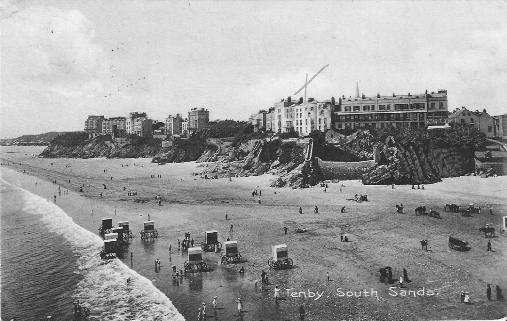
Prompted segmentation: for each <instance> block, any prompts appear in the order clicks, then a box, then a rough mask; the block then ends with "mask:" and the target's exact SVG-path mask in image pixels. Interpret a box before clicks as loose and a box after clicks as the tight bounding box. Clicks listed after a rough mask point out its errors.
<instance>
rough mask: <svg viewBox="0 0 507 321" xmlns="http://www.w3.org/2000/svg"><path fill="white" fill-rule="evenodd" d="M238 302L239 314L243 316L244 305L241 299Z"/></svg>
mask: <svg viewBox="0 0 507 321" xmlns="http://www.w3.org/2000/svg"><path fill="white" fill-rule="evenodd" d="M236 302H237V303H238V314H239V315H240V316H241V312H243V303H242V302H241V298H238V299H237V300H236Z"/></svg>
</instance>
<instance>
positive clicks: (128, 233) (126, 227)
mask: <svg viewBox="0 0 507 321" xmlns="http://www.w3.org/2000/svg"><path fill="white" fill-rule="evenodd" d="M118 226H119V227H122V228H123V239H124V240H125V241H128V240H129V239H131V238H133V237H134V235H133V234H132V231H131V230H130V225H129V222H128V221H121V222H118Z"/></svg>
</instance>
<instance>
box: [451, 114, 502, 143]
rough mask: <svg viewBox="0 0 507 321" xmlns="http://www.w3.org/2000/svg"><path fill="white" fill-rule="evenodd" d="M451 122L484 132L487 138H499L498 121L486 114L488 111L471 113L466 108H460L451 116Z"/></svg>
mask: <svg viewBox="0 0 507 321" xmlns="http://www.w3.org/2000/svg"><path fill="white" fill-rule="evenodd" d="M449 122H450V123H457V124H466V125H469V126H473V127H475V128H477V129H478V130H479V131H481V132H483V133H484V134H485V135H486V137H496V136H497V131H498V128H497V126H496V121H495V119H494V118H493V117H492V116H490V115H489V114H488V113H487V112H486V109H484V110H483V111H478V110H476V111H470V110H468V109H467V108H465V107H461V108H458V109H456V110H454V112H453V113H452V114H451V115H449Z"/></svg>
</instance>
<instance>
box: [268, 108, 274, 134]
mask: <svg viewBox="0 0 507 321" xmlns="http://www.w3.org/2000/svg"><path fill="white" fill-rule="evenodd" d="M274 116H275V108H274V107H271V108H269V109H268V112H267V113H266V131H268V132H273V131H274V124H273V120H274Z"/></svg>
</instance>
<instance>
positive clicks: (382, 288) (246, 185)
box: [1, 147, 507, 320]
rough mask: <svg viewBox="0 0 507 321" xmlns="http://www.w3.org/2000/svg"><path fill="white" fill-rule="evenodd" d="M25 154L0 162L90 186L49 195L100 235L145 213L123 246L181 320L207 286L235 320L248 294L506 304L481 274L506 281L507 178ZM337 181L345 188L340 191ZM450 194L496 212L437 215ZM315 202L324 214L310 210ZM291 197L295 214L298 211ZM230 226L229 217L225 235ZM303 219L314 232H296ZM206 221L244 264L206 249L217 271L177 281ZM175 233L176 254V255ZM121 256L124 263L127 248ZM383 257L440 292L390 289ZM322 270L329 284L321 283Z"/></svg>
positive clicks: (463, 313)
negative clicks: (399, 178)
mask: <svg viewBox="0 0 507 321" xmlns="http://www.w3.org/2000/svg"><path fill="white" fill-rule="evenodd" d="M17 148H18V149H17V151H19V150H20V149H19V147H17ZM34 150H35V149H34ZM2 151H4V148H3V149H2ZM15 151H16V149H15ZM31 155H32V154H31V153H28V154H27V155H25V154H24V153H5V152H3V153H2V155H1V157H2V162H5V160H6V159H9V160H10V161H15V162H18V163H21V164H22V165H17V164H11V165H9V166H7V167H9V168H14V169H17V170H18V171H21V172H22V171H23V170H25V171H28V174H29V175H33V176H36V177H40V178H42V179H45V180H47V181H52V180H57V183H58V185H61V186H62V188H63V189H66V188H68V189H71V190H72V191H74V192H76V193H78V191H79V186H81V185H82V184H84V185H85V187H84V190H83V193H80V194H82V196H84V197H81V198H79V199H80V202H81V204H65V200H64V199H65V197H62V198H61V199H60V198H58V199H57V204H58V205H60V206H62V208H64V209H65V210H66V211H68V212H70V213H71V215H72V216H73V218H74V220H75V221H76V222H78V223H79V224H80V225H82V226H84V227H86V228H88V229H90V230H92V231H94V232H95V231H96V230H97V227H98V225H99V224H100V219H101V218H102V216H111V217H113V219H114V222H115V223H117V222H118V221H119V220H122V219H127V220H129V221H130V224H131V228H132V229H133V230H134V232H135V233H136V234H137V236H138V233H139V230H140V229H141V228H142V222H143V221H144V220H146V219H147V216H148V214H149V215H150V217H151V219H153V220H154V221H155V224H156V228H157V229H158V231H159V234H160V237H159V238H158V239H157V240H155V241H154V242H152V243H146V242H141V240H140V239H139V237H137V238H136V239H134V240H133V242H132V244H131V246H130V248H129V251H132V252H133V253H134V261H133V265H132V268H134V269H135V270H136V271H138V272H139V273H140V274H142V275H144V276H146V277H147V278H149V279H151V280H152V281H153V283H154V284H155V285H156V286H157V287H158V288H159V289H161V290H162V291H163V292H164V293H165V294H166V295H167V296H168V297H169V298H170V299H171V300H172V301H173V303H174V305H175V306H176V307H177V308H178V310H179V311H180V312H181V313H182V314H183V315H184V316H185V317H186V318H187V319H189V320H192V319H195V317H196V315H197V307H198V305H199V303H200V302H203V301H204V302H209V301H210V300H211V299H212V297H213V296H214V295H217V296H218V297H219V298H218V300H219V306H220V307H221V308H222V309H220V310H218V311H217V314H218V319H222V320H235V319H239V318H238V316H237V315H235V308H236V305H235V303H234V300H235V299H236V298H237V297H238V296H240V297H242V298H243V301H244V306H245V309H246V310H247V312H246V313H244V315H243V318H244V320H259V319H262V320H285V319H289V320H295V319H297V318H298V315H297V309H298V307H299V305H300V304H304V306H305V309H306V312H307V318H306V319H307V320H337V319H356V320H357V319H359V318H361V317H362V318H363V319H364V318H372V319H400V318H403V319H442V318H447V319H495V318H499V317H501V316H503V315H504V314H505V313H506V312H507V310H506V308H505V302H498V301H492V302H488V301H487V299H486V295H485V292H486V284H487V283H492V284H494V285H496V284H498V285H500V287H501V288H503V289H505V288H507V279H506V276H505V274H504V273H502V272H503V269H504V267H505V263H506V257H505V251H506V240H505V235H501V234H500V233H498V229H499V226H500V223H501V216H502V215H505V214H503V213H507V201H506V198H505V196H504V195H506V194H507V177H496V178H487V179H484V178H480V177H460V178H452V179H445V180H444V181H443V182H441V183H437V184H433V185H426V186H425V190H412V189H411V186H396V187H395V189H394V190H393V189H391V186H363V185H361V183H360V182H358V181H346V182H340V183H329V184H328V185H329V188H328V189H327V192H324V191H323V189H322V188H321V187H314V188H310V189H304V190H292V189H286V188H284V189H275V188H270V187H269V181H270V180H271V179H273V177H270V176H267V175H265V176H260V177H248V178H233V179H232V181H231V182H230V181H229V180H228V179H218V180H203V179H200V178H199V177H198V176H193V175H192V172H194V171H198V170H199V167H198V166H200V165H198V164H194V163H185V164H167V165H163V166H158V165H156V164H151V163H150V162H149V160H148V159H114V160H108V159H87V160H82V159H41V158H33V157H31ZM51 163H53V165H51ZM134 163H135V165H134ZM127 164H128V167H126V165H127ZM122 165H123V167H122ZM104 169H105V170H106V172H105V173H104ZM151 175H154V176H155V177H157V175H162V178H151ZM111 177H113V179H112V180H111ZM69 179H70V183H68V180H69ZM26 184H28V183H26ZM103 184H105V185H106V187H107V189H104V187H103ZM341 184H344V185H345V187H343V189H342V190H343V191H342V192H340V186H341ZM123 187H126V189H127V190H136V191H137V193H138V194H137V196H128V195H127V192H126V191H124V190H123ZM257 187H258V188H259V189H261V191H262V196H261V200H262V204H258V197H252V196H251V192H252V191H253V190H254V189H256V188H257ZM31 188H32V189H34V187H33V186H32V187H31ZM56 188H57V186H56V185H55V186H54V189H53V190H51V189H50V188H49V189H46V190H44V191H38V193H40V194H44V196H45V197H47V198H50V199H51V198H52V197H53V195H54V194H55V192H56ZM100 193H102V197H100ZM354 194H368V199H369V202H363V203H356V202H353V201H348V200H346V199H347V198H353V197H354ZM155 195H160V196H161V197H162V199H163V202H162V206H158V201H157V200H155ZM399 203H403V204H404V206H405V211H406V213H407V214H395V213H394V212H395V205H396V204H399ZM445 203H457V204H460V205H465V204H469V203H475V204H477V205H480V206H482V207H483V208H486V207H487V205H490V204H492V206H493V213H494V215H489V211H483V213H482V214H480V215H475V216H474V217H472V218H469V217H462V216H460V215H459V214H458V213H446V212H444V211H443V205H444V204H445ZM315 205H318V207H319V214H314V213H313V208H314V206H315ZM419 205H426V206H427V207H432V208H433V209H435V210H437V211H439V212H441V214H442V217H443V218H442V219H435V218H430V217H427V216H415V215H414V212H413V209H414V208H415V207H416V206H419ZM299 206H301V207H302V208H303V214H298V208H299ZM342 206H346V212H345V213H340V209H341V207H342ZM115 211H116V216H115V215H114V213H115ZM92 213H93V214H92ZM226 213H227V215H228V217H229V219H230V220H228V221H226V220H225V214H226ZM486 223H490V224H491V223H492V224H495V226H496V227H497V236H498V237H496V238H492V239H491V242H492V247H493V250H494V252H487V251H486V243H487V239H485V238H484V235H483V234H482V233H480V232H479V231H478V228H479V227H480V226H483V225H485V224H486ZM230 224H233V225H234V233H233V234H232V235H229V226H230ZM284 226H287V227H288V228H289V230H288V235H284V232H283V227H284ZM298 227H301V228H306V229H307V230H308V232H307V233H303V234H298V233H295V229H296V228H298ZM210 229H216V230H218V231H219V239H220V240H221V241H222V242H224V241H225V239H226V238H227V237H229V236H230V237H231V239H233V240H237V241H238V242H239V250H240V252H241V254H242V255H243V256H244V257H246V258H247V259H248V262H246V263H245V264H243V266H244V267H245V269H246V274H245V275H244V276H241V275H239V274H238V273H237V270H238V269H239V267H240V266H219V265H217V262H218V261H219V259H220V255H219V254H215V253H206V254H205V259H206V261H207V262H208V263H209V264H210V265H211V266H212V267H213V268H214V270H213V271H212V272H209V273H203V274H201V275H194V276H188V277H185V278H184V280H183V283H182V284H175V283H173V282H172V278H171V276H170V273H171V272H170V265H172V264H175V265H177V266H178V267H181V266H182V264H183V261H184V260H185V257H184V256H182V255H181V253H178V252H177V241H176V240H177V239H180V240H181V239H182V238H183V234H184V232H190V233H191V234H192V237H193V238H194V240H195V241H196V243H197V244H199V243H200V242H202V241H203V240H204V231H205V230H210ZM341 233H346V234H347V235H348V236H349V238H350V239H351V242H348V243H344V242H340V234H341ZM449 235H452V236H455V237H458V238H460V239H462V240H465V241H467V242H469V243H470V245H471V246H472V250H471V251H469V252H458V251H454V250H451V249H449V248H448V246H447V240H448V237H449ZM421 239H428V240H429V248H430V251H422V250H421V248H420V244H419V240H421ZM279 243H286V244H287V245H288V246H289V256H290V257H291V258H292V259H293V260H294V264H295V267H294V268H293V269H291V270H284V271H274V270H270V269H269V267H268V265H267V260H268V258H269V257H270V256H271V254H270V251H271V245H274V244H279ZM169 244H171V245H172V252H173V253H172V254H171V256H170V257H171V261H170V262H169V250H168V248H169ZM156 257H159V258H160V259H161V261H162V262H163V264H162V269H161V271H160V272H155V270H154V265H153V261H154V259H155V258H156ZM124 261H125V263H127V264H129V265H130V252H129V253H126V259H124ZM384 266H391V267H392V268H393V276H394V277H395V278H398V277H399V276H400V275H401V272H402V269H403V268H406V269H407V270H408V274H409V277H410V279H411V280H412V282H411V283H409V284H408V286H407V289H410V290H420V289H422V288H423V287H424V288H425V289H426V290H427V289H432V290H434V292H435V293H437V294H436V295H431V296H428V295H424V296H422V295H421V296H419V295H416V297H413V296H406V297H403V296H400V295H398V296H393V295H389V294H390V293H391V294H400V293H401V292H400V290H399V289H398V288H397V287H396V288H395V290H392V291H389V290H388V288H389V285H385V284H381V283H380V282H379V274H378V269H379V268H380V267H384ZM262 269H264V270H266V271H267V272H268V276H269V278H270V280H271V283H272V285H270V286H267V287H265V288H262V289H260V288H257V289H256V288H255V286H254V283H255V280H257V279H259V278H260V272H261V270H262ZM326 272H329V275H330V278H331V281H327V280H326ZM275 284H276V285H278V286H279V287H280V288H282V289H287V288H292V289H295V291H298V292H299V291H301V292H303V291H305V292H306V295H308V292H307V291H308V290H310V291H311V292H314V293H316V292H317V291H318V292H319V293H323V295H322V297H320V298H318V299H317V300H316V298H308V297H307V298H304V297H290V296H289V297H287V298H286V299H285V300H283V301H281V302H280V303H279V305H276V304H275V302H274V299H273V288H274V285H275ZM396 285H397V284H393V285H391V286H396ZM338 288H340V289H343V290H345V291H346V290H352V291H359V290H363V289H367V290H368V292H369V293H371V289H373V290H374V291H377V292H378V298H377V296H374V297H364V296H363V297H359V298H357V297H356V298H344V297H340V296H338V294H340V293H339V292H337V291H336V290H337V289H338ZM464 290H466V291H469V292H470V294H471V299H472V302H473V305H464V304H462V303H460V298H459V294H460V292H461V291H464ZM282 292H283V293H284V294H285V293H286V291H285V290H284V291H282ZM363 293H364V292H363ZM420 293H421V292H420ZM294 296H296V295H294ZM298 296H302V294H301V295H298ZM493 296H494V291H493ZM208 306H209V304H208ZM208 310H210V308H208Z"/></svg>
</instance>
